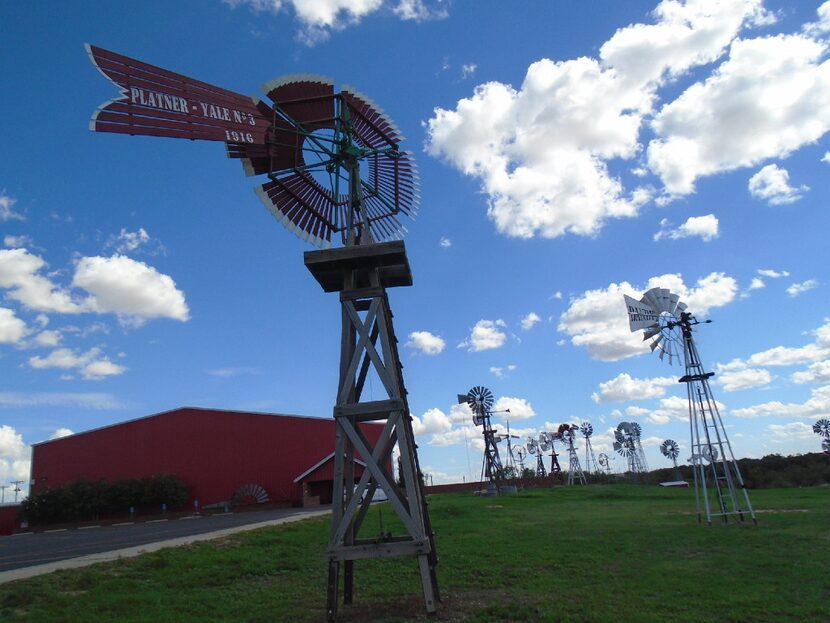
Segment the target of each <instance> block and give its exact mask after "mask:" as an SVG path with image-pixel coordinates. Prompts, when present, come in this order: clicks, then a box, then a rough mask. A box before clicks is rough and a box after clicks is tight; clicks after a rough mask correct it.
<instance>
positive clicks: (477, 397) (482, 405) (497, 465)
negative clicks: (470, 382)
mask: <svg viewBox="0 0 830 623" xmlns="http://www.w3.org/2000/svg"><path fill="white" fill-rule="evenodd" d="M458 402H459V403H462V402H466V403H467V405H469V407H470V409H471V410H472V412H473V424H475V425H476V426H481V434H482V435H483V436H484V457H483V459H482V463H481V480H482V482H484V481H485V480H486V481H487V487H488V489H489V490H490V491H491V492H492V493H493V494H498V492H499V487H500V486H501V484H502V481H503V480H504V470H503V468H502V464H501V458H500V457H499V447H498V444H497V440H496V437H497V433H496V431H495V430H494V429H493V426H492V424H491V423H490V417H491V416H492V414H493V412H492V411H491V410H490V409H491V407H492V406H493V393H492V392H491V391H490V390H489V389H487V388H486V387H481V386H479V385H477V386H476V387H473V388H472V389H471V390H470V391H469V392H467V393H466V394H458Z"/></svg>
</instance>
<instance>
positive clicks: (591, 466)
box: [579, 422, 599, 474]
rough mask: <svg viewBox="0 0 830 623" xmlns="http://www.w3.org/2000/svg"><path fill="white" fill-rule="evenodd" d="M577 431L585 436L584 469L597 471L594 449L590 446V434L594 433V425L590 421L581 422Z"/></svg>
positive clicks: (592, 471)
mask: <svg viewBox="0 0 830 623" xmlns="http://www.w3.org/2000/svg"><path fill="white" fill-rule="evenodd" d="M579 432H580V433H582V436H583V437H584V438H585V469H587V470H588V472H589V473H592V474H596V473H599V467H597V459H596V457H594V449H593V447H592V446H591V435H593V434H594V427H593V426H592V425H591V423H590V422H582V425H581V426H580V427H579Z"/></svg>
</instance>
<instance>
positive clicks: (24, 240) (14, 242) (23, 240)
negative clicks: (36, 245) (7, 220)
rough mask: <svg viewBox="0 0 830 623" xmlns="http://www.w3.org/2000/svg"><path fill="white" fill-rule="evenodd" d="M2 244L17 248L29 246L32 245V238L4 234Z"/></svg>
mask: <svg viewBox="0 0 830 623" xmlns="http://www.w3.org/2000/svg"><path fill="white" fill-rule="evenodd" d="M3 246H6V247H9V248H10V249H18V248H21V247H31V246H32V238H31V236H26V235H25V234H24V235H21V236H11V235H6V236H3Z"/></svg>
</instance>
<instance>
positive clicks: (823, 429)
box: [813, 418, 830, 454]
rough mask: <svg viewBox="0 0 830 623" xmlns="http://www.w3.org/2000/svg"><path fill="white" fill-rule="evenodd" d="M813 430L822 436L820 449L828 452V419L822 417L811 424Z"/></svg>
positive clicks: (829, 446) (829, 424)
mask: <svg viewBox="0 0 830 623" xmlns="http://www.w3.org/2000/svg"><path fill="white" fill-rule="evenodd" d="M813 432H814V433H815V434H816V435H819V436H820V437H822V440H821V449H822V451H823V452H825V453H826V454H830V420H828V419H825V418H822V419H820V420H819V421H817V422H816V423H815V424H813Z"/></svg>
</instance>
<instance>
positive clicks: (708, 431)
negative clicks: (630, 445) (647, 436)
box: [625, 288, 755, 524]
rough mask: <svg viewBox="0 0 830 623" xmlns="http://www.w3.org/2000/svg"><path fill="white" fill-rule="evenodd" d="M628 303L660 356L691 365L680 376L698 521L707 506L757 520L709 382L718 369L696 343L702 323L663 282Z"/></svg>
mask: <svg viewBox="0 0 830 623" xmlns="http://www.w3.org/2000/svg"><path fill="white" fill-rule="evenodd" d="M625 304H626V308H627V311H628V324H629V328H630V329H631V331H641V330H642V331H643V340H652V342H651V351H652V352H654V351H655V350H659V352H660V359H661V361H662V360H664V358H666V357H668V362H669V364H672V363H674V362H675V361H677V363H680V362H681V361H682V362H683V364H684V365H685V367H686V374H685V375H683V377H682V378H681V379H680V382H681V383H685V384H686V394H687V397H688V402H689V416H690V417H689V428H690V430H691V438H692V448H691V451H692V467H693V472H694V475H695V500H696V503H697V516H698V521H701V520H702V513H704V512H705V514H706V521H707V522H708V523H709V524H711V523H712V517H715V516H720V517H722V518H723V520H724V521H727V520H728V518H729V516H737V517H739V518H740V519H741V520H743V519H744V514H745V513H747V512H748V513H749V515H750V517H751V518H752V520H753V521H755V511H754V510H753V509H752V502H750V500H749V493H748V492H747V489H746V486H745V485H744V480H743V477H742V476H741V470H740V468H739V467H738V463H737V461H735V455H734V453H733V452H732V445H731V444H730V443H729V438H728V437H727V435H726V428H725V427H724V425H723V420H722V419H721V415H720V411H719V410H718V406H717V402H716V401H715V398H714V396H713V395H712V390H711V388H710V387H709V379H710V378H711V377H712V376H714V374H715V373H714V372H704V371H703V364H702V363H701V361H700V355H699V354H698V351H697V345H696V344H695V340H694V336H693V331H694V327H696V326H698V325H699V324H701V323H700V322H698V320H696V319H695V317H694V316H693V315H692V314H691V313H689V312H687V311H686V309H687V307H686V304H685V303H681V302H680V297H679V296H678V295H677V294H672V293H671V292H670V291H669V290H666V289H664V288H652V289H651V290H649V291H648V292H646V293H645V294H643V297H642V298H641V299H640V300H639V301H638V300H635V299H633V298H631V297H630V296H625ZM705 322H707V323H708V322H711V321H710V320H706V321H705ZM740 492H742V493H743V494H742V495H741V494H740ZM710 494H711V496H712V497H713V500H710ZM741 498H743V501H742V500H741ZM701 502H702V503H703V508H701ZM713 502H714V504H713ZM713 505H714V508H713Z"/></svg>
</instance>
